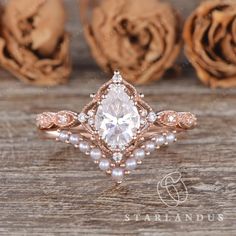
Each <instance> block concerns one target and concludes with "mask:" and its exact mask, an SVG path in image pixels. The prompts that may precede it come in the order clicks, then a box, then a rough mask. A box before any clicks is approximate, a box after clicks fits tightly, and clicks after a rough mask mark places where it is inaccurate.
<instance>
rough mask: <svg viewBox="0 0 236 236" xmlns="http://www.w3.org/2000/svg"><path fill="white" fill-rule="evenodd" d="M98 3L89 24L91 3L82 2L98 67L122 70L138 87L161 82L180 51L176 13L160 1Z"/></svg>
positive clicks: (109, 70) (82, 12) (86, 30)
mask: <svg viewBox="0 0 236 236" xmlns="http://www.w3.org/2000/svg"><path fill="white" fill-rule="evenodd" d="M98 2H99V4H97V5H96V6H95V7H94V8H93V9H92V11H91V13H92V14H91V18H90V19H88V20H87V19H86V18H87V17H86V14H85V11H86V7H85V6H86V3H88V1H86V0H83V1H79V3H80V10H81V16H82V22H83V24H84V32H85V36H86V39H87V42H88V44H89V46H90V48H91V51H92V54H93V56H94V58H95V60H96V61H97V63H98V64H99V65H100V66H101V67H102V68H103V69H104V70H105V71H106V72H111V71H113V70H115V69H119V70H120V71H121V72H122V74H123V75H124V76H125V78H126V79H128V80H129V81H131V82H133V83H136V84H144V83H146V82H149V81H152V80H158V79H160V78H161V76H162V75H163V74H164V72H165V71H166V70H167V69H168V68H170V67H171V66H172V65H173V63H174V61H175V59H176V57H177V55H178V54H179V51H180V48H181V39H180V38H181V37H180V34H179V32H180V25H181V24H180V21H179V17H178V15H177V14H176V12H175V10H174V9H173V8H172V7H171V6H170V5H169V4H167V3H163V2H159V1H157V0H146V1H143V0H116V1H110V0H102V1H98ZM90 4H91V2H90ZM87 11H88V12H89V10H88V8H87Z"/></svg>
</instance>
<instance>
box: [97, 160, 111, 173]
mask: <svg viewBox="0 0 236 236" xmlns="http://www.w3.org/2000/svg"><path fill="white" fill-rule="evenodd" d="M109 167H110V161H109V160H107V159H102V160H101V161H100V162H99V168H100V169H101V170H108V169H109Z"/></svg>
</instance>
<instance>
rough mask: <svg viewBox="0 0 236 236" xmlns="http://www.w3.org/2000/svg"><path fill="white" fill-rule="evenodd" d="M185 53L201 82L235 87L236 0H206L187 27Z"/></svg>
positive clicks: (185, 29)
mask: <svg viewBox="0 0 236 236" xmlns="http://www.w3.org/2000/svg"><path fill="white" fill-rule="evenodd" d="M183 35H184V39H185V44H186V46H185V52H186V55H187V57H188V59H189V60H190V61H191V63H192V64H193V66H194V67H195V69H196V71H197V74H198V76H199V78H200V79H201V81H202V82H203V83H204V84H206V85H210V86H211V87H224V88H227V87H232V86H236V46H235V45H236V1H235V0H213V1H207V2H205V1H203V2H202V4H201V5H200V6H199V7H198V8H197V9H196V10H195V11H194V12H193V13H192V15H191V16H190V17H189V18H188V20H187V21H186V24H185V27H184V33H183Z"/></svg>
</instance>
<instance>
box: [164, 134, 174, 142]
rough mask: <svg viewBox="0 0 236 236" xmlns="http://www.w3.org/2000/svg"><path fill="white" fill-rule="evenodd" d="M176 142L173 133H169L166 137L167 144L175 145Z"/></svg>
mask: <svg viewBox="0 0 236 236" xmlns="http://www.w3.org/2000/svg"><path fill="white" fill-rule="evenodd" d="M174 141H175V135H174V134H173V133H168V134H167V135H166V142H167V143H173V142H174Z"/></svg>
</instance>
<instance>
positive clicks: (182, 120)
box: [36, 72, 197, 183]
mask: <svg viewBox="0 0 236 236" xmlns="http://www.w3.org/2000/svg"><path fill="white" fill-rule="evenodd" d="M142 98H143V95H141V94H138V93H137V91H136V89H135V88H134V87H133V86H132V85H130V84H129V83H128V82H126V81H125V80H123V78H122V77H121V75H120V74H119V72H115V73H114V76H113V78H112V79H111V80H109V81H108V82H107V83H105V84H104V85H103V86H102V87H101V88H100V89H99V90H98V92H97V94H96V95H94V96H93V100H92V101H91V102H90V103H89V104H88V105H86V106H85V107H84V109H83V110H82V112H80V113H76V112H72V111H59V112H44V113H42V114H39V115H37V118H36V125H37V127H38V128H39V130H40V131H41V134H42V136H43V137H44V138H50V139H56V140H58V141H62V142H65V143H69V144H72V145H74V146H75V147H76V148H79V149H80V151H81V152H83V153H85V154H87V155H90V156H91V159H92V160H93V161H94V162H95V163H97V164H98V165H99V168H100V169H101V170H103V171H106V172H107V173H108V174H111V176H112V178H113V179H114V180H115V181H116V182H118V183H120V182H121V181H122V179H123V177H124V174H128V173H129V172H130V171H131V170H134V169H135V168H136V167H137V165H138V164H141V162H142V160H143V159H144V158H145V156H146V155H149V154H150V153H151V152H153V151H154V150H156V149H158V148H160V147H161V146H163V145H168V144H171V143H173V142H175V141H176V135H177V134H178V133H179V132H182V131H185V130H188V129H192V128H194V127H195V126H196V124H197V123H196V122H197V119H196V117H195V115H193V114H192V113H190V112H176V111H170V110H167V111H160V112H157V113H156V112H154V111H153V110H152V108H151V107H150V106H149V105H148V104H147V103H145V102H144V101H143V100H142Z"/></svg>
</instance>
